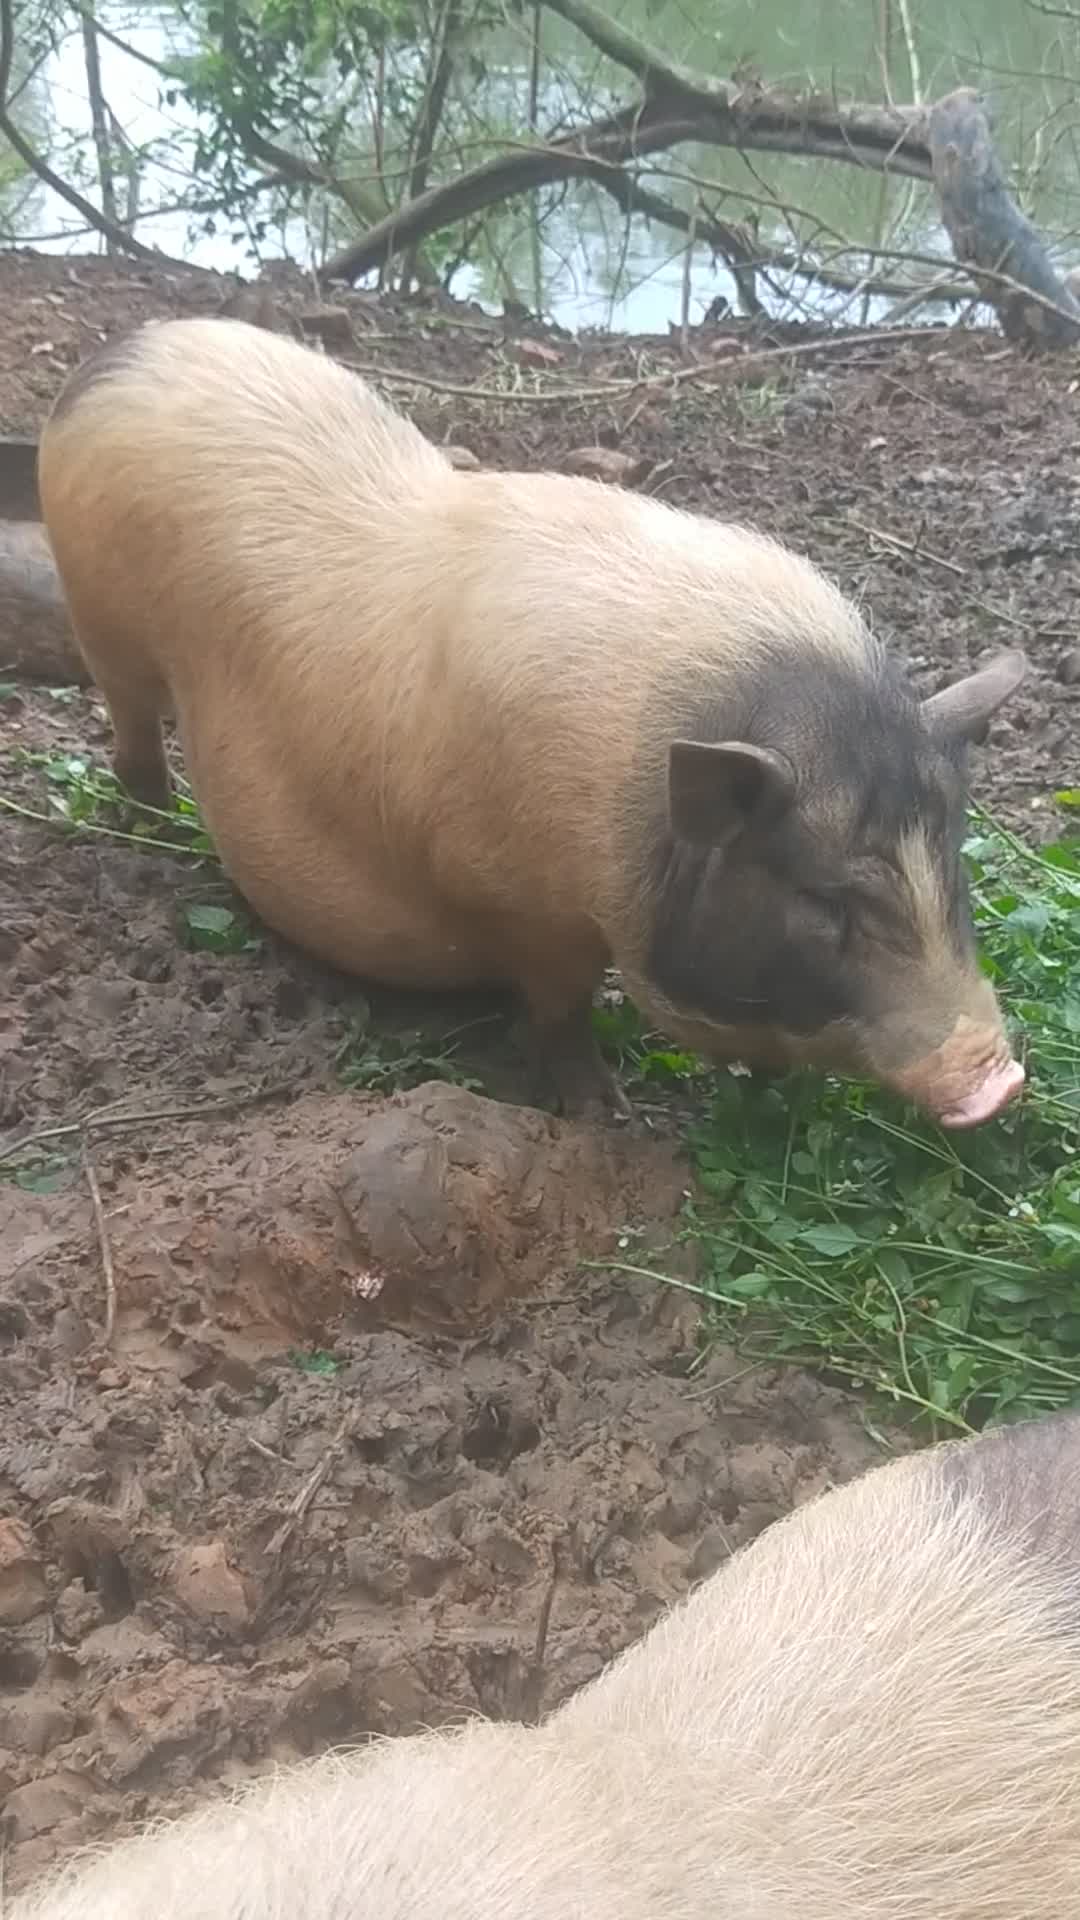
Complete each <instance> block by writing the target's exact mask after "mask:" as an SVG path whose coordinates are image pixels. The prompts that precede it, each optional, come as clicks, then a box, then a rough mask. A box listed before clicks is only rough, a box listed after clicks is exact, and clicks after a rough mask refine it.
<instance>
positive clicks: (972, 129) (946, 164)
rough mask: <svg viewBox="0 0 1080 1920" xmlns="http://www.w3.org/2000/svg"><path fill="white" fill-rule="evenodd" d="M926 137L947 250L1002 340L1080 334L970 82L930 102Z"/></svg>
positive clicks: (1074, 309) (1079, 311)
mask: <svg viewBox="0 0 1080 1920" xmlns="http://www.w3.org/2000/svg"><path fill="white" fill-rule="evenodd" d="M929 138H930V159H931V163H932V165H933V169H934V185H935V186H936V187H937V190H938V198H939V200H940V202H941V217H942V220H943V221H944V223H945V228H946V231H947V232H948V235H949V239H950V240H951V241H952V247H953V252H954V253H955V255H956V257H957V259H958V260H961V261H962V262H963V263H964V265H965V266H968V267H970V268H971V269H972V271H973V272H974V275H975V280H976V283H977V285H978V288H979V291H980V293H981V294H982V296H983V298H984V299H985V300H986V301H988V302H989V304H990V305H991V306H992V307H993V308H994V311H995V312H996V314H997V316H998V319H999V320H1000V321H1001V328H1002V332H1003V333H1004V334H1005V337H1006V339H1008V340H1016V341H1022V342H1023V343H1024V344H1025V345H1027V346H1032V347H1064V346H1072V345H1073V344H1074V343H1075V342H1076V341H1077V340H1080V303H1078V302H1077V300H1076V299H1075V297H1074V296H1073V294H1072V292H1071V290H1070V288H1069V287H1068V286H1066V284H1065V282H1064V281H1063V280H1062V279H1061V278H1060V277H1059V275H1058V273H1057V272H1056V270H1055V268H1054V266H1053V263H1052V262H1051V260H1050V256H1049V254H1048V253H1047V251H1046V248H1045V246H1044V245H1043V242H1042V240H1041V239H1040V238H1039V235H1038V233H1037V232H1036V231H1035V228H1034V227H1033V226H1032V224H1031V221H1030V220H1029V219H1028V218H1027V217H1026V215H1025V214H1023V213H1021V211H1020V209H1019V207H1018V206H1017V205H1016V202H1015V201H1014V199H1013V197H1012V195H1011V194H1010V192H1009V188H1008V183H1007V182H1006V179H1005V175H1004V173H1003V172H1002V169H1001V163H1000V161H999V160H998V157H997V154H996V153H995V152H994V146H993V140H992V137H991V133H990V123H989V121H988V119H987V115H986V110H985V108H984V106H983V103H982V101H981V99H980V98H979V95H978V94H977V93H976V92H975V91H974V90H973V89H972V88H971V87H960V88H958V89H957V91H956V92H955V93H948V94H946V95H945V98H944V99H943V100H939V101H938V102H937V104H936V106H934V107H932V108H931V109H930V118H929Z"/></svg>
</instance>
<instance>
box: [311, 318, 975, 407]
mask: <svg viewBox="0 0 1080 1920" xmlns="http://www.w3.org/2000/svg"><path fill="white" fill-rule="evenodd" d="M938 333H939V329H937V328H933V327H880V328H873V327H868V328H861V329H860V330H859V331H858V332H856V333H842V334H834V335H828V334H827V335H825V337H824V338H823V339H821V340H800V341H798V342H796V343H795V344H793V345H789V346H781V347H761V348H758V349H757V350H756V351H755V352H753V353H744V354H740V355H739V357H738V358H732V359H730V360H726V361H713V360H709V361H702V362H699V363H698V365H696V366H693V367H672V368H670V369H669V370H668V371H667V372H666V373H654V374H649V375H646V376H645V377H644V378H639V379H636V380H629V379H622V380H605V381H604V382H603V383H602V384H600V385H597V386H592V387H554V388H546V389H543V390H537V389H527V388H514V389H511V388H506V389H504V388H502V387H467V386H461V385H460V384H457V383H455V382H453V381H450V380H435V379H432V378H431V377H430V376H429V375H428V374H421V373H411V372H408V371H406V370H405V369H403V368H401V367H385V366H381V365H376V364H374V363H372V362H367V363H364V362H361V361H357V360H351V361H349V362H348V364H349V366H351V368H352V370H353V372H354V373H359V374H362V375H363V376H364V378H365V379H366V380H384V381H385V382H386V383H387V385H388V386H399V387H422V388H423V389H424V390H425V391H426V392H430V393H445V394H449V395H451V396H452V397H453V398H454V399H458V400H507V401H513V402H514V403H515V404H519V403H524V404H525V405H530V404H531V405H534V406H549V407H550V406H566V405H568V404H570V405H577V404H579V403H581V402H586V401H592V400H610V399H611V398H612V397H613V395H615V394H619V393H641V392H642V391H643V390H649V389H653V390H655V389H657V388H662V387H674V386H682V385H683V384H684V383H685V382H686V381H688V380H703V379H706V378H708V377H709V376H712V377H713V378H718V377H720V376H723V375H728V374H734V373H739V372H741V371H742V369H743V368H744V367H756V366H759V365H760V364H761V363H762V362H763V361H772V360H795V359H799V358H805V357H806V355H807V354H811V353H835V352H836V351H837V350H838V349H839V348H841V347H862V348H866V347H876V346H892V345H894V344H895V342H897V341H899V340H935V341H936V340H937V338H938Z"/></svg>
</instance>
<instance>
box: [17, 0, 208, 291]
mask: <svg viewBox="0 0 1080 1920" xmlns="http://www.w3.org/2000/svg"><path fill="white" fill-rule="evenodd" d="M14 58H15V18H14V5H13V0H0V134H3V136H4V139H5V140H6V141H7V143H8V145H9V146H10V147H13V148H14V150H15V152H16V153H17V154H18V156H19V159H20V160H21V161H22V163H23V165H24V166H25V167H28V168H29V169H30V172H31V173H34V174H36V175H37V178H38V179H39V180H42V181H44V183H45V185H46V186H47V187H51V189H52V191H53V193H55V194H56V195H57V197H58V198H59V199H61V200H66V201H67V204H68V206H69V207H74V209H75V211H76V213H78V214H81V215H82V218H83V219H84V220H85V221H86V224H87V226H89V227H93V228H94V230H95V232H97V233H101V234H104V236H105V239H106V240H107V241H110V242H111V243H112V244H113V245H114V246H115V247H116V249H117V251H118V252H120V253H129V254H131V255H132V256H133V257H134V258H135V259H136V260H152V261H154V262H155V263H156V264H157V265H158V266H171V267H183V265H184V263H183V261H182V260H170V258H169V256H168V255H167V254H164V253H159V252H158V250H157V248H156V247H144V246H143V243H142V241H141V240H136V238H135V236H134V234H131V233H125V231H124V229H123V227H121V226H118V225H117V224H116V222H115V221H113V220H109V219H108V217H107V216H106V215H105V214H103V213H101V212H100V211H99V209H98V208H97V207H95V206H93V205H92V204H91V202H90V201H89V200H87V199H84V197H83V195H82V194H81V193H79V191H78V189H77V188H75V187H72V186H69V185H68V183H67V181H66V180H63V179H61V177H60V175H59V174H58V173H55V172H54V171H53V169H52V167H50V165H49V163H48V161H47V160H43V159H42V157H41V155H40V154H39V153H38V152H37V150H36V148H34V147H33V146H31V144H30V142H29V140H27V139H26V138H25V137H24V136H23V134H21V133H20V131H19V129H18V127H17V126H16V125H15V123H14V121H13V120H12V118H11V115H10V113H9V112H8V88H9V85H10V82H11V68H12V62H13V60H14Z"/></svg>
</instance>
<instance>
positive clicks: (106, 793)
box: [0, 749, 217, 860]
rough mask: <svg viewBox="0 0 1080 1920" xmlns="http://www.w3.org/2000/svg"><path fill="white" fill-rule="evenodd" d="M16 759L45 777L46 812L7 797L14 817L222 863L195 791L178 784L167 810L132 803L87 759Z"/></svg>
mask: <svg viewBox="0 0 1080 1920" xmlns="http://www.w3.org/2000/svg"><path fill="white" fill-rule="evenodd" d="M11 758H12V762H13V764H14V765H16V766H23V767H35V768H38V769H39V770H40V772H41V773H42V774H43V776H44V779H45V802H44V804H45V809H46V811H45V812H40V811H35V810H34V809H33V808H31V807H26V806H23V805H22V804H21V802H19V801H17V800H13V799H12V798H11V797H10V796H8V795H0V806H2V807H4V808H5V810H6V811H8V812H9V813H15V814H21V815H22V816H23V818H25V819H30V820H43V821H46V822H48V823H51V824H54V825H56V826H64V827H67V828H69V829H70V830H71V831H72V832H76V833H77V832H80V831H82V832H88V833H103V834H106V835H108V836H109V837H110V838H111V839H114V840H128V841H135V842H136V843H141V844H144V845H147V846H150V847H153V848H154V849H155V850H156V851H157V852H168V853H186V854H192V855H197V856H199V857H200V858H204V859H205V858H209V859H212V860H216V859H217V854H216V852H215V850H214V845H213V842H212V840H211V839H210V836H209V834H208V833H207V831H206V828H205V827H204V825H203V822H202V818H201V816H200V814H199V809H198V807H197V806H196V804H195V801H194V799H193V797H192V794H191V790H190V788H189V787H188V786H187V785H186V783H184V782H178V783H177V785H176V791H175V792H174V795H173V804H172V807H171V808H170V809H169V810H168V811H166V810H165V809H163V808H159V807H146V806H142V805H141V804H140V803H139V802H138V801H136V800H133V799H132V797H131V795H130V794H129V793H127V792H126V791H125V789H124V788H123V787H122V786H121V785H120V782H119V780H118V779H117V778H116V775H115V774H114V773H112V772H110V771H108V770H107V769H104V768H101V767H95V766H94V765H93V764H92V762H91V761H90V760H88V759H87V758H86V756H85V755H84V754H80V753H32V752H29V751H27V750H24V749H18V750H16V751H15V752H14V753H13V754H12V756H11ZM166 835H168V837H166Z"/></svg>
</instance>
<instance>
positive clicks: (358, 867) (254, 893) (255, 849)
mask: <svg viewBox="0 0 1080 1920" xmlns="http://www.w3.org/2000/svg"><path fill="white" fill-rule="evenodd" d="M201 784H206V785H209V787H210V788H211V789H212V791H211V792H210V793H206V792H204V791H202V790H201ZM222 784H223V783H222V782H221V780H220V778H217V779H213V778H212V779H211V780H210V782H208V783H197V778H196V775H195V773H194V772H193V773H192V786H193V788H194V790H195V792H196V794H197V795H198V796H199V802H200V807H201V810H202V813H203V817H204V819H205V821H206V824H207V827H208V829H209V831H210V835H211V837H212V839H213V841H214V845H215V847H216V848H217V851H218V853H219V854H220V856H221V860H222V864H223V865H224V868H225V871H226V873H227V874H228V876H229V878H230V880H231V881H232V882H233V885H234V886H235V887H236V888H237V890H238V892H240V893H241V894H243V896H244V898H245V899H246V900H247V901H248V902H249V903H250V905H251V906H252V907H254V908H255V910H256V912H257V913H258V914H260V915H261V917H262V918H263V919H264V920H265V921H266V923H267V925H268V926H270V927H273V928H274V929H275V931H276V932H278V933H281V934H284V935H285V936H286V937H287V938H288V939H290V940H293V941H295V943H296V945H297V946H299V947H303V948H305V949H306V950H307V951H308V952H309V953H313V954H316V955H317V956H318V957H319V958H320V959H322V960H325V961H328V962H329V963H330V965H332V966H335V967H338V968H340V970H341V971H342V972H343V973H352V974H357V975H360V976H363V977H366V978H368V979H370V980H378V981H381V982H382V983H384V984H385V985H387V986H402V987H426V988H432V989H439V988H443V987H449V988H453V987H469V986H498V985H502V984H505V983H507V982H512V980H513V977H514V975H513V969H512V967H510V966H509V965H508V964H507V962H506V961H505V960H504V958H503V957H502V952H503V950H504V949H506V948H508V947H510V946H511V945H512V944H513V943H512V941H510V940H508V939H506V938H505V935H504V933H503V930H502V929H500V928H497V927H495V926H493V925H492V924H490V922H489V923H488V924H486V925H484V924H482V923H481V919H480V917H479V916H477V917H475V918H473V917H470V916H468V915H466V914H463V913H462V912H461V910H460V908H457V907H454V906H452V905H444V904H443V903H441V902H440V901H439V900H438V898H437V897H436V896H435V895H433V893H432V892H431V890H430V888H429V887H427V886H426V885H424V884H423V882H416V881H412V882H411V883H410V876H409V874H408V872H407V870H404V869H400V870H398V871H397V872H394V871H393V870H392V869H391V867H390V863H389V861H388V860H387V859H386V856H385V854H384V853H383V852H382V850H381V849H373V848H370V847H368V846H365V844H364V840H363V835H362V832H360V833H357V834H356V835H355V836H353V835H350V836H349V837H348V839H347V840H346V839H344V837H343V836H341V835H340V834H337V835H335V834H328V833H327V832H326V830H325V828H324V827H323V826H322V825H318V826H317V825H316V824H315V823H314V822H313V821H312V820H311V819H310V818H309V819H305V817H304V811H303V808H302V805H301V804H299V801H298V799H297V804H294V805H288V804H280V803H279V804H275V802H274V801H273V800H271V798H270V796H268V795H265V794H264V795H263V796H262V801H263V804H262V805H260V806H252V805H251V804H249V803H248V802H247V800H246V799H241V798H240V797H239V796H237V795H235V794H227V793H225V792H223V791H222ZM294 798H296V797H295V796H294Z"/></svg>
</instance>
